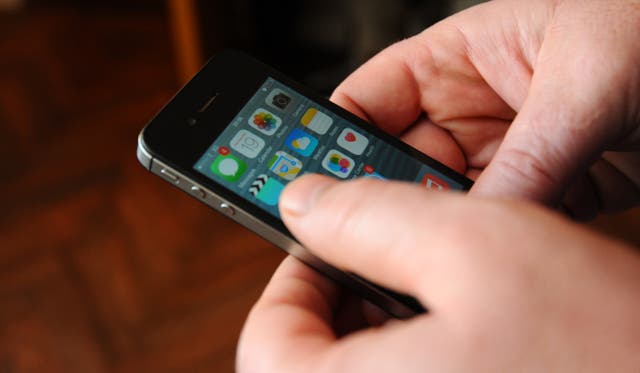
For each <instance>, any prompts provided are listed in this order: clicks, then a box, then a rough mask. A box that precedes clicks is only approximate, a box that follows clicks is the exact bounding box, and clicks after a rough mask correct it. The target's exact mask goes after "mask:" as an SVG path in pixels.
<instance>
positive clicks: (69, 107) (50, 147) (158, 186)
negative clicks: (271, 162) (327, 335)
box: [0, 0, 640, 372]
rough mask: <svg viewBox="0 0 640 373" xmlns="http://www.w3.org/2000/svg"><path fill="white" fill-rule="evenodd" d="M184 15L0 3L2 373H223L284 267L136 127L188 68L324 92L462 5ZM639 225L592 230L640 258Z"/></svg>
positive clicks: (273, 5)
mask: <svg viewBox="0 0 640 373" xmlns="http://www.w3.org/2000/svg"><path fill="white" fill-rule="evenodd" d="M187 3H190V2H189V1H187V0H185V1H180V0H173V1H167V2H162V1H150V0H146V1H136V2H131V1H123V0H120V1H110V2H108V3H104V4H100V5H97V4H94V3H90V2H86V1H80V0H75V1H73V0H67V1H64V0H58V1H43V0H40V1H26V2H25V1H23V2H18V1H16V0H0V372H18V371H19V372H22V371H24V372H29V371H53V372H58V371H59V372H102V371H118V372H129V371H131V372H139V371H231V370H232V369H233V359H234V352H235V346H236V342H237V337H238V334H239V331H240V328H241V326H242V322H243V320H244V318H245V317H246V314H247V312H248V311H249V309H250V307H251V305H252V303H253V302H254V301H255V300H256V299H257V297H258V296H259V294H260V291H261V290H262V288H263V287H264V285H265V283H266V281H267V280H268V278H269V276H270V274H271V273H272V271H273V270H274V269H275V267H276V266H277V264H278V263H279V262H280V260H281V259H282V258H283V257H284V255H283V254H282V253H281V252H280V251H279V250H278V249H276V248H274V247H272V246H271V245H270V244H268V243H266V242H264V241H262V240H261V239H259V238H257V237H256V236H255V235H253V234H252V233H250V232H248V231H247V230H245V229H244V228H242V227H240V226H238V225H236V224H234V223H232V222H230V221H228V220H227V219H225V218H224V217H222V216H220V215H218V214H217V213H214V212H212V211H210V210H209V209H207V208H206V207H205V206H204V205H202V204H200V203H197V202H195V201H194V200H193V199H191V198H190V197H189V196H187V195H185V194H183V193H181V192H179V191H177V190H176V189H174V188H171V187H170V186H169V185H168V184H166V183H163V182H162V181H161V180H160V179H158V178H157V177H154V176H153V175H151V174H149V173H148V172H146V171H144V169H143V168H142V167H140V166H139V165H138V164H137V160H136V159H135V148H136V136H137V134H138V132H139V131H140V129H141V127H142V126H143V125H144V124H145V123H146V121H147V120H148V119H149V118H150V117H151V116H152V115H153V114H154V113H155V112H156V111H157V110H158V109H159V108H160V107H161V106H162V105H163V104H164V103H165V102H166V101H167V100H169V99H170V98H171V96H172V95H173V93H174V92H175V91H176V90H177V89H178V88H179V87H180V86H181V84H183V82H184V78H185V76H188V75H189V74H191V73H193V69H194V67H193V65H194V56H195V63H198V64H199V63H202V59H203V58H205V57H206V56H209V55H211V54H213V53H215V51H217V50H219V49H220V48H223V47H229V46H231V47H236V48H240V49H245V50H248V51H250V52H251V53H253V54H254V55H255V56H256V57H258V58H260V59H262V60H265V61H267V62H269V63H270V64H272V65H274V66H276V67H278V68H279V69H281V70H283V71H285V72H287V73H288V74H290V75H292V76H294V77H296V78H298V79H299V80H302V81H304V82H306V83H307V84H309V85H311V86H312V87H315V88H316V89H318V90H320V91H322V92H324V93H329V92H330V91H331V89H332V88H333V87H334V86H335V85H336V84H337V83H338V82H339V81H340V80H341V79H342V78H344V77H345V76H346V75H347V74H348V73H349V71H351V70H353V68H354V67H355V66H357V65H359V64H360V63H361V62H362V61H364V60H365V59H366V58H368V57H369V56H370V55H372V54H373V53H375V52H376V51H377V50H379V49H381V48H382V47H384V46H385V45H388V44H389V43H391V42H393V41H395V40H398V39H400V38H402V37H404V36H408V35H411V34H413V33H414V32H417V31H419V30H421V29H422V28H424V27H425V26H426V25H428V24H429V23H431V22H433V21H435V20H437V19H439V18H441V17H443V16H444V15H445V14H447V13H449V12H451V11H452V9H454V8H456V7H462V6H464V5H465V4H461V2H458V3H460V4H449V3H448V2H444V1H431V2H429V1H386V0H371V1H337V0H325V1H305V2H299V1H285V0H277V1H268V2H267V1H247V0H244V1H226V2H221V1H200V2H196V3H195V6H196V8H195V9H196V11H195V12H192V16H193V17H191V20H190V21H188V22H186V23H185V22H178V21H177V19H178V18H179V17H176V14H175V13H176V9H177V8H176V6H184V5H185V4H187ZM107 4H108V5H107ZM187 20H189V19H188V18H187ZM185 27H186V30H191V31H192V33H193V35H195V37H194V38H191V39H192V44H191V45H192V46H194V45H195V46H196V48H195V49H194V48H191V52H193V50H195V51H196V52H195V54H194V53H187V52H185V50H187V51H188V50H189V48H185V42H184V40H182V39H180V37H177V36H176V35H177V34H180V30H184V29H185ZM186 44H187V45H189V43H186ZM198 54H199V56H200V57H199V58H198ZM185 56H186V57H185ZM189 56H191V57H189ZM190 58H191V60H190ZM639 217H640V216H639V214H638V210H635V211H632V212H629V213H627V214H623V215H621V216H616V217H607V218H602V219H600V220H599V221H598V222H596V223H594V224H593V225H594V227H597V228H598V229H603V230H604V231H606V232H608V233H609V234H612V235H616V236H618V237H620V238H621V239H626V240H628V241H630V242H633V243H635V244H636V245H640V236H639V235H638V233H637V232H636V231H637V228H638V221H639V220H638V218H639Z"/></svg>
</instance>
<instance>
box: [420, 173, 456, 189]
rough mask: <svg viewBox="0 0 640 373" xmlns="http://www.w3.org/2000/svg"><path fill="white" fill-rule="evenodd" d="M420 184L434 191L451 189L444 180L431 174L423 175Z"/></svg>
mask: <svg viewBox="0 0 640 373" xmlns="http://www.w3.org/2000/svg"><path fill="white" fill-rule="evenodd" d="M422 185H423V186H424V187H425V188H427V189H430V190H435V191H442V190H449V189H451V187H449V184H447V182H446V181H444V180H442V179H441V178H439V177H437V176H435V175H433V174H426V175H424V178H423V179H422Z"/></svg>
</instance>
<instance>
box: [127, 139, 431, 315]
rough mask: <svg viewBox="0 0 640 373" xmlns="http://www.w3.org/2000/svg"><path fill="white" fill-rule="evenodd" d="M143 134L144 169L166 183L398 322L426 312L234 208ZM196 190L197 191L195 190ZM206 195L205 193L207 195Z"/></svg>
mask: <svg viewBox="0 0 640 373" xmlns="http://www.w3.org/2000/svg"><path fill="white" fill-rule="evenodd" d="M143 134H144V129H143V130H142V131H141V132H140V134H139V135H138V146H137V150H136V155H137V158H138V161H139V162H140V163H141V164H142V166H143V167H144V168H146V169H147V170H148V171H150V172H151V173H153V174H155V175H157V176H159V177H160V178H161V179H163V180H164V181H166V182H168V183H170V184H172V185H173V186H174V187H176V188H178V189H180V190H181V191H183V192H185V193H187V194H188V195H190V196H192V197H193V198H196V199H197V200H199V201H200V202H202V203H204V204H205V205H207V206H208V207H210V208H212V209H213V210H215V211H217V212H219V213H221V214H223V215H224V216H225V217H227V218H229V219H231V220H233V221H235V222H236V223H238V224H240V225H242V226H243V227H245V228H247V229H249V230H251V231H252V232H254V233H256V234H257V235H258V236H260V237H262V238H263V239H265V240H266V241H268V242H270V243H272V244H273V245H275V246H277V247H278V248H280V249H281V250H284V251H285V252H286V253H288V254H290V255H292V256H294V257H295V258H297V259H298V260H300V261H301V262H303V263H305V264H306V265H308V266H310V267H311V268H313V269H314V270H316V271H317V272H319V273H321V274H323V275H325V276H327V277H329V278H330V279H332V280H334V281H336V282H338V283H339V284H340V285H343V286H345V287H347V288H348V289H350V290H352V291H353V292H355V293H356V294H358V295H360V296H361V297H363V298H364V299H366V300H368V301H370V302H372V303H373V304H376V305H377V306H379V307H380V308H382V309H383V310H385V311H386V312H388V313H389V314H391V315H392V316H394V317H396V318H398V319H407V318H410V317H412V316H415V315H418V314H421V313H424V312H426V310H424V309H421V310H418V309H414V308H413V307H415V306H410V305H407V304H404V303H403V302H402V301H400V300H398V299H396V298H394V297H393V296H391V295H389V294H387V293H386V291H385V289H384V288H380V287H379V286H377V285H375V284H372V283H370V282H369V281H367V280H364V279H362V278H360V277H359V276H357V275H354V274H350V273H346V272H343V271H341V270H339V269H337V268H335V267H333V266H332V265H330V264H328V263H326V262H324V261H323V260H321V259H320V258H318V257H316V256H314V255H313V254H311V253H310V252H309V251H308V250H307V249H305V248H304V247H303V246H302V245H300V244H299V243H298V242H296V241H295V240H293V239H291V238H290V237H288V236H286V235H285V234H283V233H282V232H280V231H278V230H277V229H274V228H273V227H271V226H269V225H268V224H266V223H263V222H262V221H260V220H258V219H256V218H255V217H254V216H253V215H251V214H250V213H247V212H246V211H244V210H243V209H241V208H239V207H237V206H235V205H233V204H232V203H231V202H228V201H225V200H223V199H222V198H220V196H219V195H217V194H216V193H214V192H213V191H211V190H209V189H208V188H206V187H204V186H202V185H200V184H198V183H197V182H195V181H193V180H191V179H190V178H188V177H187V176H185V175H183V174H182V173H180V172H179V171H177V170H175V169H173V168H172V167H170V166H168V165H167V164H166V163H164V162H162V161H161V160H159V159H157V158H156V157H154V156H153V155H152V154H151V151H150V150H149V149H148V148H147V146H146V144H145V143H144V138H143ZM193 187H195V188H196V189H195V190H194V189H192V188H193ZM202 193H204V195H203V194H202Z"/></svg>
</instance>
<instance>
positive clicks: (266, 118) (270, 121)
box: [248, 109, 282, 136]
mask: <svg viewBox="0 0 640 373" xmlns="http://www.w3.org/2000/svg"><path fill="white" fill-rule="evenodd" d="M248 122H249V125H250V126H251V127H253V128H255V129H257V130H258V131H260V132H262V133H264V134H265V135H267V136H271V135H273V134H274V133H276V131H277V130H278V127H280V125H281V124H282V119H280V117H278V116H277V115H275V114H273V113H272V112H270V111H268V110H265V109H258V110H256V111H255V112H254V113H253V115H252V116H250V117H249V121H248Z"/></svg>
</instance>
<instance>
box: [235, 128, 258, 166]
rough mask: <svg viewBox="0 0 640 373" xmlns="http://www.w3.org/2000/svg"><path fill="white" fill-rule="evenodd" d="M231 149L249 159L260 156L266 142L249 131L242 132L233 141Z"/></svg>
mask: <svg viewBox="0 0 640 373" xmlns="http://www.w3.org/2000/svg"><path fill="white" fill-rule="evenodd" d="M230 145H231V148H232V149H233V150H235V151H237V152H238V153H240V154H242V155H244V156H245V157H247V158H251V159H253V158H255V157H257V156H258V154H259V153H260V151H261V150H262V148H264V145H265V144H264V140H263V139H261V138H260V137H258V136H256V135H254V134H253V133H251V132H249V131H247V130H240V131H238V133H236V135H235V136H233V139H231V144H230Z"/></svg>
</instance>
